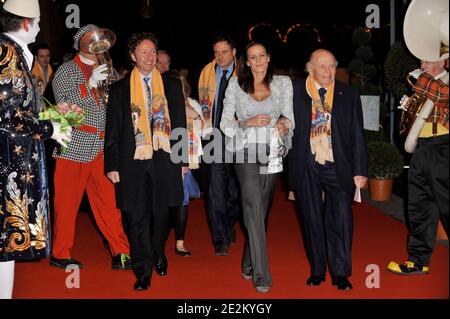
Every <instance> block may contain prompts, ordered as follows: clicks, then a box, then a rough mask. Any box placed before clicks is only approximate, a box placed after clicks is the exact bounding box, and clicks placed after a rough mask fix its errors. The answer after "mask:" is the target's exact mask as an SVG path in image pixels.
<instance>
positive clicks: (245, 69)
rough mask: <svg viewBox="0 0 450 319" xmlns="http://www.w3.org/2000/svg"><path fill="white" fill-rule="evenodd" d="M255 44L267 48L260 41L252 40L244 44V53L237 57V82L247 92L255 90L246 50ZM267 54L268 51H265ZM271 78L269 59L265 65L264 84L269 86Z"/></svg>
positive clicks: (251, 92)
mask: <svg viewBox="0 0 450 319" xmlns="http://www.w3.org/2000/svg"><path fill="white" fill-rule="evenodd" d="M255 45H260V46H262V47H263V48H264V50H266V52H267V48H266V46H265V45H264V44H262V43H261V42H256V41H252V42H250V43H249V44H247V45H246V46H245V50H244V54H242V55H241V57H240V59H239V67H238V83H239V86H240V87H241V89H242V90H243V91H244V92H245V93H248V94H253V93H254V92H255V85H254V78H253V73H252V70H251V69H250V67H249V66H248V65H247V52H248V49H250V48H251V47H254V46H255ZM267 54H269V52H267ZM272 78H273V66H272V63H271V62H270V61H269V66H268V67H267V73H266V77H265V78H264V84H265V85H266V86H267V87H269V85H270V83H271V82H272Z"/></svg>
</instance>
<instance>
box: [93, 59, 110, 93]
mask: <svg viewBox="0 0 450 319" xmlns="http://www.w3.org/2000/svg"><path fill="white" fill-rule="evenodd" d="M107 71H108V66H107V65H106V64H102V65H99V66H98V67H96V68H95V69H94V71H92V75H91V77H90V78H89V85H90V86H91V87H93V88H97V86H98V82H100V81H104V80H106V78H107V77H108V72H107Z"/></svg>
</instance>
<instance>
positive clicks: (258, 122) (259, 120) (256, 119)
mask: <svg viewBox="0 0 450 319" xmlns="http://www.w3.org/2000/svg"><path fill="white" fill-rule="evenodd" d="M269 124H270V116H269V115H263V114H260V115H256V116H253V117H251V118H249V119H248V120H247V121H246V122H245V125H246V126H248V127H251V126H253V127H261V126H267V125H269Z"/></svg>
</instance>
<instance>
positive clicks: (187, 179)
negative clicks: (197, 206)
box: [183, 170, 200, 206]
mask: <svg viewBox="0 0 450 319" xmlns="http://www.w3.org/2000/svg"><path fill="white" fill-rule="evenodd" d="M183 189H184V198H183V206H186V205H187V204H189V198H200V188H199V187H198V184H197V181H196V180H195V178H194V176H193V175H192V172H191V170H189V171H188V172H187V173H186V174H185V175H184V179H183Z"/></svg>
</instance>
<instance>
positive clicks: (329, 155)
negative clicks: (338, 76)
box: [306, 75, 334, 165]
mask: <svg viewBox="0 0 450 319" xmlns="http://www.w3.org/2000/svg"><path fill="white" fill-rule="evenodd" d="M306 91H307V92H308V95H309V96H310V97H311V99H312V119H311V133H310V139H309V142H310V146H311V152H312V153H313V155H315V160H316V162H318V163H320V164H322V165H323V164H325V161H328V162H334V159H333V149H332V147H331V143H330V140H331V109H332V107H333V95H334V82H333V83H331V84H330V85H329V86H328V87H327V94H326V96H325V102H324V105H322V101H321V100H320V95H319V92H318V91H317V87H316V82H315V81H314V78H313V76H312V75H309V76H308V78H307V79H306Z"/></svg>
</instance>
